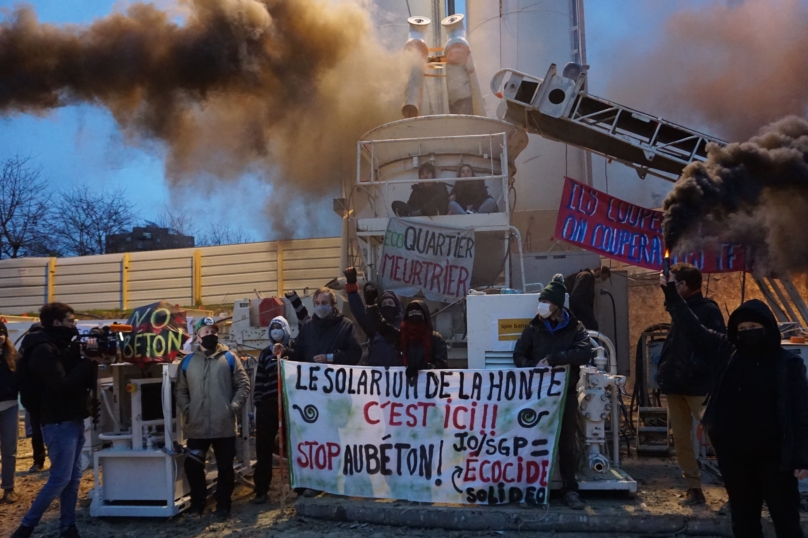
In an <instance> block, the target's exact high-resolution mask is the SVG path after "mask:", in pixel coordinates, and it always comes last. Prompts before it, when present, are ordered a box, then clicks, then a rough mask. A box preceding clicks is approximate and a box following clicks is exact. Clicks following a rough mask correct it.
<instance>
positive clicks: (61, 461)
mask: <svg viewBox="0 0 808 538" xmlns="http://www.w3.org/2000/svg"><path fill="white" fill-rule="evenodd" d="M42 437H43V439H44V440H45V445H46V446H47V447H48V454H49V455H50V460H51V467H50V476H49V477H48V481H47V482H46V483H45V485H44V486H42V489H41V490H40V491H39V494H38V495H37V496H36V499H35V500H34V504H33V505H31V509H30V510H28V513H27V514H25V517H24V518H23V520H22V524H23V525H24V526H26V527H31V528H33V527H36V526H37V524H39V520H40V519H42V514H44V513H45V510H47V509H48V507H50V505H51V503H52V502H53V500H54V499H55V498H56V497H59V505H60V507H61V514H60V516H59V530H60V532H61V531H64V530H66V529H67V528H68V527H70V526H72V525H75V524H76V502H78V499H79V483H80V482H81V449H82V447H84V422H82V421H75V422H59V423H58V424H43V425H42Z"/></svg>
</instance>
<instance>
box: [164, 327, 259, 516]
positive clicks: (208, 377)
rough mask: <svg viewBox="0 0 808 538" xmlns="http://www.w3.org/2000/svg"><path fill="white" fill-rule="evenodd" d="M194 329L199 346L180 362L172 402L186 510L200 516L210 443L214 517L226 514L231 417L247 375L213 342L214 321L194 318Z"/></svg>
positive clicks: (232, 451)
mask: <svg viewBox="0 0 808 538" xmlns="http://www.w3.org/2000/svg"><path fill="white" fill-rule="evenodd" d="M195 329H196V330H195V331H194V332H195V333H196V335H197V337H198V338H199V346H198V347H197V349H196V351H195V352H194V353H193V355H188V356H187V357H185V358H184V359H183V360H182V363H181V364H180V368H179V372H178V373H177V393H176V397H177V405H178V406H179V408H180V410H181V411H182V412H183V413H184V414H185V417H186V422H185V429H186V434H187V437H188V443H187V449H188V452H189V453H190V454H189V456H188V457H186V458H185V476H186V477H187V478H188V486H189V487H190V489H191V508H190V513H191V514H192V515H195V516H198V517H201V516H202V515H203V514H204V512H205V501H206V498H207V489H208V485H207V480H206V478H205V458H206V455H207V453H208V449H210V448H211V446H212V447H213V453H214V454H215V456H216V465H217V467H218V477H217V484H216V512H215V513H214V517H215V518H216V519H218V520H225V519H227V518H229V517H230V504H231V500H230V496H231V495H232V493H233V487H234V486H235V471H234V469H233V460H234V459H235V457H236V433H237V432H236V417H237V416H238V413H239V412H240V410H241V407H242V406H243V405H244V402H246V401H247V396H248V395H249V392H250V381H249V379H248V378H247V373H246V372H245V371H244V366H242V364H241V359H239V358H238V357H235V356H234V355H233V354H232V353H231V352H230V350H228V349H227V346H224V345H222V344H220V343H219V326H218V325H217V324H216V322H215V321H214V320H213V318H210V317H205V318H202V319H200V320H199V321H198V322H197V324H196V328H195Z"/></svg>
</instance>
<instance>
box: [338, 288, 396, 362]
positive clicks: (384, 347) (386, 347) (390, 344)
mask: <svg viewBox="0 0 808 538" xmlns="http://www.w3.org/2000/svg"><path fill="white" fill-rule="evenodd" d="M384 299H392V300H393V301H395V303H396V306H397V307H398V311H399V313H398V316H397V317H396V319H395V320H393V321H392V323H391V325H392V326H393V327H395V328H396V329H398V328H400V327H401V321H402V320H403V319H404V308H403V307H402V306H401V299H399V298H398V294H396V292H394V291H385V292H384V293H382V294H381V296H380V297H379V301H378V303H379V304H381V303H382V301H383V300H384ZM348 304H349V305H350V307H351V314H353V317H354V319H356V322H357V323H358V324H359V327H360V328H361V329H362V330H363V331H364V332H365V334H366V335H367V337H368V340H369V343H368V348H369V349H368V358H367V365H368V366H403V365H404V361H403V359H402V358H401V352H400V351H399V350H398V348H397V347H396V340H395V339H391V338H385V336H384V335H383V334H382V332H381V331H380V330H379V322H380V320H381V313H380V312H379V311H378V309H379V307H378V306H377V305H367V307H365V303H363V302H362V298H361V297H360V296H359V291H351V292H348Z"/></svg>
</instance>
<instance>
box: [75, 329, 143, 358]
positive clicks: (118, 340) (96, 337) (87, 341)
mask: <svg viewBox="0 0 808 538" xmlns="http://www.w3.org/2000/svg"><path fill="white" fill-rule="evenodd" d="M131 331H132V326H131V325H121V324H118V323H113V324H112V325H104V326H102V327H93V328H92V329H90V331H89V332H88V333H87V334H80V335H79V336H78V337H76V339H75V340H74V341H73V344H74V345H75V346H76V347H77V349H76V351H78V352H79V353H80V354H81V356H82V357H84V358H88V359H107V360H112V359H114V358H116V357H117V356H118V349H119V347H120V346H121V345H122V344H123V333H125V332H131Z"/></svg>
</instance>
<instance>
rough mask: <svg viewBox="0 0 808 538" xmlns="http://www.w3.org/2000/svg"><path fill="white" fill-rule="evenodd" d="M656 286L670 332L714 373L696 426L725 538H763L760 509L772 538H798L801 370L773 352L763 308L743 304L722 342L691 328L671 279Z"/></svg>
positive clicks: (807, 428)
mask: <svg viewBox="0 0 808 538" xmlns="http://www.w3.org/2000/svg"><path fill="white" fill-rule="evenodd" d="M660 286H661V287H662V290H663V291H664V293H665V308H666V309H667V310H668V312H670V315H671V318H672V319H673V323H674V324H675V325H676V327H677V330H679V329H681V330H683V331H685V332H686V333H687V334H688V338H689V341H690V343H691V345H692V346H693V349H694V351H696V352H697V355H696V356H697V357H709V359H710V360H711V361H713V362H714V363H715V365H716V367H715V368H713V369H712V371H713V375H712V380H711V381H712V384H711V387H710V390H709V392H708V395H707V404H706V409H705V410H704V414H703V416H702V424H703V425H704V428H705V430H706V431H707V434H708V435H709V437H710V441H711V442H712V445H713V448H714V449H715V453H716V456H717V458H718V468H719V470H720V471H721V476H722V478H723V479H724V486H725V487H726V489H727V494H728V495H729V504H730V511H731V515H732V532H733V534H734V535H735V536H736V537H738V538H741V537H754V538H762V537H763V528H762V526H761V523H760V515H761V509H762V505H763V502H764V501H765V502H766V506H767V507H768V509H769V514H770V515H771V517H772V520H773V522H774V529H775V532H776V534H777V536H778V537H779V538H784V537H798V538H799V537H801V536H803V533H802V529H801V527H800V495H799V489H798V485H797V480H803V479H805V478H806V477H808V380H806V369H805V364H804V363H803V361H802V359H801V358H800V357H799V356H798V355H795V354H793V353H790V352H788V351H786V350H785V349H784V348H783V347H782V346H781V345H780V339H781V335H780V330H779V328H778V326H777V322H776V320H775V318H774V315H772V312H771V310H769V307H768V306H766V304H765V303H763V302H761V301H758V300H757V299H753V300H751V301H746V302H745V303H743V304H742V305H741V306H740V307H738V309H737V310H735V311H734V312H733V313H732V314H731V315H730V317H729V323H728V324H727V334H722V333H720V332H718V331H714V330H712V329H709V328H708V327H705V326H704V325H703V324H702V323H701V322H700V321H699V319H698V317H697V316H696V314H694V313H693V311H692V310H691V309H690V308H689V307H688V305H687V302H686V301H685V300H684V299H683V298H682V297H681V296H680V294H679V293H678V292H677V289H676V280H675V279H674V278H671V279H670V280H668V279H666V278H665V276H664V275H660Z"/></svg>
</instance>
